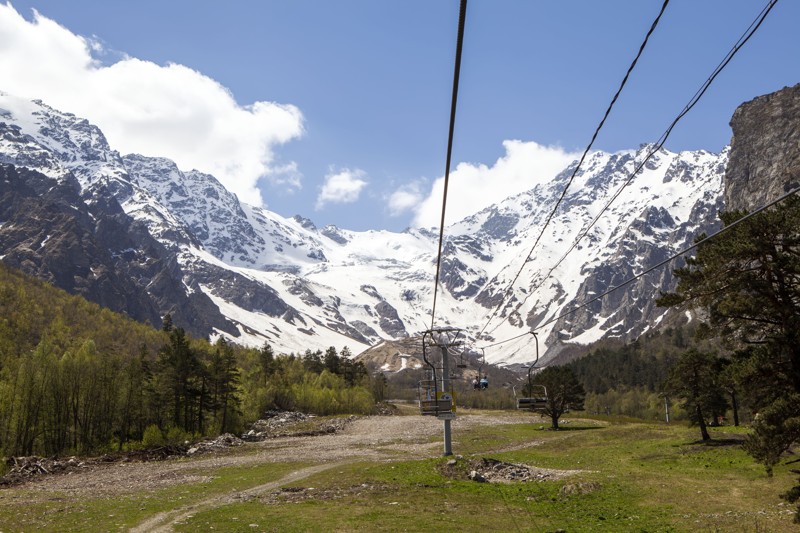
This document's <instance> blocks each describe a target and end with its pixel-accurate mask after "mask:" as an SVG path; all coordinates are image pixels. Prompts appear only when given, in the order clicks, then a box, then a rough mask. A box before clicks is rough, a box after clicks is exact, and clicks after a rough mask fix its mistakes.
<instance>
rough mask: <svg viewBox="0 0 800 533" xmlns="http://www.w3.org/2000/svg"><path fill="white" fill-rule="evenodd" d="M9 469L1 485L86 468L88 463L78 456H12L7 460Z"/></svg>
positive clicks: (1, 479)
mask: <svg viewBox="0 0 800 533" xmlns="http://www.w3.org/2000/svg"><path fill="white" fill-rule="evenodd" d="M6 466H7V467H8V470H7V471H6V474H5V475H4V476H2V477H0V486H2V485H15V484H17V483H22V482H23V481H27V480H29V479H31V478H33V477H36V476H41V475H46V474H55V473H65V472H71V471H74V470H79V469H81V468H86V467H87V464H86V462H84V461H81V460H80V459H78V458H77V457H64V458H56V457H36V456H30V457H11V458H9V459H8V460H6Z"/></svg>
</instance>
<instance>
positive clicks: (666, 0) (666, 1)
mask: <svg viewBox="0 0 800 533" xmlns="http://www.w3.org/2000/svg"><path fill="white" fill-rule="evenodd" d="M668 4H669V0H664V3H663V4H662V6H661V10H660V11H659V12H658V15H657V16H656V18H655V19H654V20H653V23H652V24H651V25H650V29H649V30H648V31H647V34H646V35H645V37H644V41H642V44H641V45H640V46H639V51H638V52H637V53H636V57H634V58H633V61H632V62H631V64H630V66H629V67H628V71H627V72H626V73H625V76H624V77H623V78H622V82H621V83H620V85H619V88H618V89H617V92H616V93H615V94H614V97H613V98H612V99H611V103H610V104H609V105H608V108H607V109H606V112H605V114H604V115H603V118H602V119H601V120H600V123H599V124H598V125H597V128H596V129H595V131H594V134H592V138H591V140H590V141H589V144H588V145H587V146H586V149H585V150H584V151H583V155H582V156H581V158H580V160H579V161H578V164H577V165H576V166H575V169H574V170H573V171H572V175H571V176H570V178H569V180H567V184H566V185H565V186H564V189H563V190H562V191H561V196H560V197H559V199H558V201H557V202H556V205H555V206H554V207H553V209H552V211H551V212H550V214H549V215H548V216H547V219H546V220H545V223H544V226H542V229H541V231H540V232H539V235H538V237H536V240H535V241H534V243H533V246H531V249H530V251H529V252H528V254H527V255H526V256H525V260H524V261H523V262H522V265H521V266H520V268H519V271H518V272H517V274H516V275H515V276H514V279H512V280H511V283H509V284H508V286H507V287H506V289H505V290H504V291H503V297H502V298H501V299H500V302H499V303H498V304H497V306H496V307H495V309H494V312H493V313H492V315H491V316H490V317H489V320H487V322H486V324H485V325H484V326H483V328H482V329H481V331H480V333H478V338H480V336H481V335H482V334H483V332H484V331H485V330H486V328H487V327H488V326H489V324H490V323H491V321H492V319H494V317H495V316H496V315H497V313H498V311H499V310H500V308H501V307H502V305H503V303H504V302H505V299H506V297H507V296H508V293H509V291H510V290H511V289H512V288H513V287H514V284H515V283H516V282H517V280H518V279H519V277H520V275H521V274H522V271H523V270H524V269H525V266H526V265H527V263H528V261H530V258H531V255H533V251H534V249H536V246H537V245H538V244H539V241H540V240H541V238H542V236H543V235H544V232H545V230H547V226H548V225H549V224H550V221H551V220H552V219H553V217H554V216H555V214H556V211H557V210H558V208H559V206H560V205H561V202H562V201H563V200H564V197H565V196H566V194H567V190H568V189H569V186H570V185H571V184H572V181H573V180H574V179H575V176H576V174H577V173H578V170H579V169H580V168H581V165H583V162H584V160H585V159H586V156H587V155H588V153H589V150H591V149H592V146H593V145H594V141H595V140H596V139H597V136H598V134H599V133H600V130H601V129H602V128H603V125H604V124H605V122H606V119H607V118H608V116H609V114H610V113H611V109H612V108H613V107H614V104H615V103H616V102H617V99H618V98H619V95H620V93H622V89H623V88H624V87H625V85H626V84H627V82H628V78H629V77H630V75H631V72H633V69H634V67H636V63H637V62H638V61H639V58H640V57H641V55H642V53H643V52H644V49H645V47H646V46H647V42H648V41H649V39H650V36H651V35H652V34H653V32H654V31H655V29H656V26H658V23H659V21H660V20H661V16H662V15H663V14H664V11H665V10H666V8H667V5H668Z"/></svg>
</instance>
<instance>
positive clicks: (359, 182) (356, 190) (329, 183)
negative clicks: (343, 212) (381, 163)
mask: <svg viewBox="0 0 800 533" xmlns="http://www.w3.org/2000/svg"><path fill="white" fill-rule="evenodd" d="M365 176H366V174H365V173H364V171H363V170H359V169H355V170H350V169H347V168H345V169H342V170H340V171H338V172H335V173H334V172H333V170H331V174H328V175H326V176H325V183H324V184H323V185H322V188H321V189H320V192H319V195H318V196H317V203H316V209H317V210H319V209H322V208H323V207H324V206H325V205H326V204H351V203H353V202H355V201H357V200H358V197H359V196H360V195H361V191H362V190H364V187H366V186H367V182H366V180H364V179H362V178H364V177H365Z"/></svg>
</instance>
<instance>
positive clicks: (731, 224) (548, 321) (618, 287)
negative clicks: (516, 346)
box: [478, 188, 800, 349]
mask: <svg viewBox="0 0 800 533" xmlns="http://www.w3.org/2000/svg"><path fill="white" fill-rule="evenodd" d="M797 193H800V188H796V189H792V190H791V191H789V192H787V193H786V194H784V195H782V196H780V197H778V198H776V199H775V200H773V201H771V202H769V203H767V204H766V205H764V206H762V207H760V208H758V209H756V210H755V211H753V212H752V213H748V214H747V215H745V216H743V217H741V218H739V219H737V220H735V221H734V222H731V223H730V224H728V225H727V226H725V227H724V228H721V229H720V230H719V231H717V232H716V233H712V234H711V235H708V236H707V237H704V238H703V239H700V240H699V241H696V242H695V243H694V244H692V245H691V246H688V247H686V248H684V249H683V250H681V251H680V252H677V253H675V254H673V255H671V256H670V257H668V258H666V259H664V260H663V261H661V262H659V263H657V264H655V265H653V266H651V267H649V268H647V269H646V270H644V271H642V272H640V273H639V274H636V275H635V276H633V277H631V278H629V279H627V280H625V281H623V282H622V283H620V284H619V285H616V286H614V287H611V288H610V289H608V290H607V291H606V292H604V293H602V294H599V295H597V296H595V297H594V298H592V299H591V300H588V301H586V302H584V303H582V304H580V305H578V306H576V307H574V308H573V309H570V310H569V311H566V312H564V313H561V314H560V315H558V316H554V317H553V318H551V319H549V320H547V321H546V322H544V323H542V324H539V325H538V326H536V327H535V328H533V329H531V330H529V331H526V332H525V333H521V334H519V335H515V336H514V337H510V338H508V339H505V340H502V341H497V342H495V343H492V344H487V345H484V346H480V347H478V348H479V349H481V348H483V349H485V348H490V347H492V346H498V345H500V344H505V343H507V342H511V341H513V340H516V339H519V338H521V337H524V336H525V335H532V334H533V332H534V331H538V330H540V329H543V328H544V327H545V326H548V325H550V324H552V323H553V322H555V321H557V320H560V319H562V318H564V317H567V316H569V315H572V314H575V313H577V312H578V311H580V310H581V309H583V308H585V307H587V306H589V305H591V304H593V303H594V302H596V301H598V300H601V299H602V298H605V297H606V296H608V295H609V294H611V293H612V292H614V291H616V290H618V289H621V288H622V287H625V286H627V285H630V284H631V283H633V282H634V281H636V280H637V279H639V278H641V277H643V276H646V275H647V274H649V273H650V272H652V271H654V270H656V269H658V268H661V267H662V266H664V265H666V264H667V263H669V262H671V261H674V260H675V259H677V258H678V257H681V256H682V255H685V254H687V253H689V252H691V251H692V250H694V249H695V248H697V247H698V246H700V245H702V244H705V243H706V242H708V241H710V240H711V239H714V238H716V237H718V236H719V235H721V234H723V233H725V232H726V231H728V230H730V229H732V228H735V227H736V226H738V225H739V224H742V223H743V222H745V221H747V220H749V219H751V218H752V217H754V216H756V215H758V214H759V213H761V212H762V211H765V210H767V209H769V208H770V207H773V206H775V205H777V204H779V203H780V202H782V201H784V200H786V199H787V198H789V197H790V196H792V195H795V194H797Z"/></svg>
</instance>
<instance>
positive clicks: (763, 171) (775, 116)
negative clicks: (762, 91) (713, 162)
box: [725, 84, 800, 211]
mask: <svg viewBox="0 0 800 533" xmlns="http://www.w3.org/2000/svg"><path fill="white" fill-rule="evenodd" d="M798 121H800V84H798V85H795V86H794V87H786V88H784V89H781V90H780V91H777V92H774V93H772V94H767V95H764V96H759V97H758V98H755V99H753V100H751V101H749V102H746V103H744V104H742V105H740V106H739V107H738V108H737V109H736V111H735V112H734V114H733V118H732V119H731V128H732V129H733V139H732V140H731V155H730V161H729V162H728V168H727V170H726V173H725V208H726V209H728V210H746V211H753V210H754V209H757V208H759V207H761V206H762V205H764V204H766V203H768V202H770V201H772V200H774V199H776V198H778V197H780V196H782V195H783V194H785V193H787V192H789V191H790V190H792V189H796V188H797V187H800V128H798V126H797V125H798Z"/></svg>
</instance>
